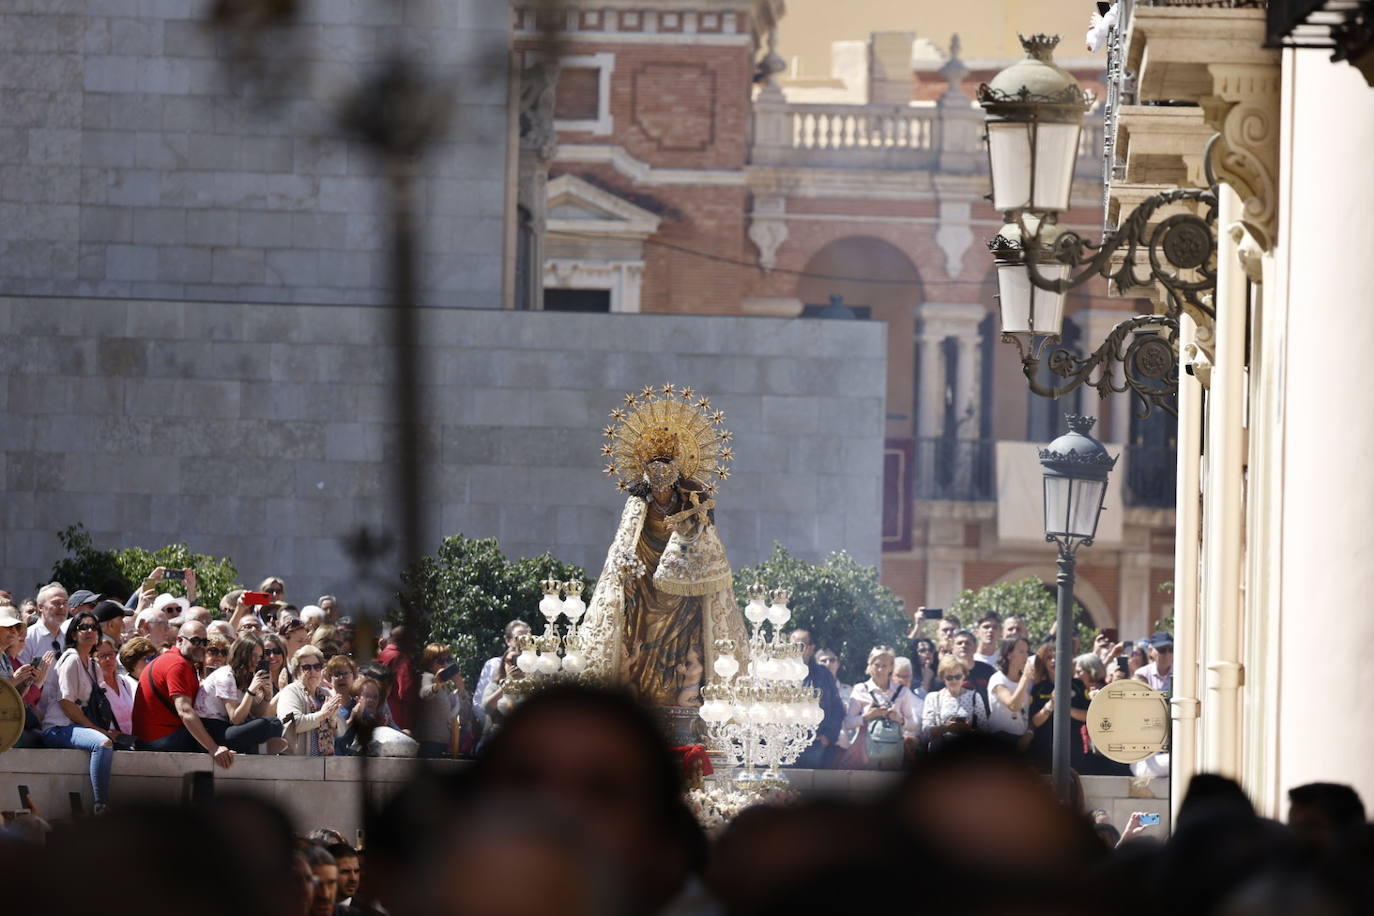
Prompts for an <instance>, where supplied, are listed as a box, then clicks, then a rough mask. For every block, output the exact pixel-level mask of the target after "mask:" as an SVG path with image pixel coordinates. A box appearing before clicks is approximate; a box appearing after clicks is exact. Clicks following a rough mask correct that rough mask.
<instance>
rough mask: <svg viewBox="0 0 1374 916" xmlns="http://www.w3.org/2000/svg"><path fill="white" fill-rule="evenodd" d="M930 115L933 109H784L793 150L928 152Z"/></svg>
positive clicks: (932, 119)
mask: <svg viewBox="0 0 1374 916" xmlns="http://www.w3.org/2000/svg"><path fill="white" fill-rule="evenodd" d="M934 115H935V108H934V107H933V106H932V107H929V108H913V107H910V106H905V105H903V106H869V105H864V106H856V105H815V104H804V105H803V104H799V105H788V106H787V118H788V121H789V125H788V126H789V128H790V130H789V131H788V133H789V135H790V137H791V141H792V144H791V145H792V148H793V149H825V150H841V149H842V150H869V149H872V150H889V149H893V148H898V149H913V150H924V149H930V148H931V147H932V145H933V143H934V134H935V132H934V124H935V117H934Z"/></svg>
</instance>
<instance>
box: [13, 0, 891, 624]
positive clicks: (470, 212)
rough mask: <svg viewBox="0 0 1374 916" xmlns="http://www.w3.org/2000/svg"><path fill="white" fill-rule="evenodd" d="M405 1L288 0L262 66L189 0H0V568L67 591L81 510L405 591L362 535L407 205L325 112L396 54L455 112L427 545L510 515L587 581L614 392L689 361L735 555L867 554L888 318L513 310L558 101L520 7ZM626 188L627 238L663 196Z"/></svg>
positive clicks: (441, 263) (429, 295) (112, 533)
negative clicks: (397, 211) (399, 227)
mask: <svg viewBox="0 0 1374 916" xmlns="http://www.w3.org/2000/svg"><path fill="white" fill-rule="evenodd" d="M401 8H402V7H401V6H397V5H395V4H390V3H386V2H377V3H370V2H369V3H349V4H338V3H327V2H323V0H318V2H314V0H312V2H301V3H298V4H296V10H297V19H296V21H295V23H294V24H293V25H290V26H283V27H281V28H273V29H269V30H267V32H266V34H267V36H268V39H269V40H268V41H267V42H266V43H265V44H263V45H261V46H258V47H257V50H258V51H259V52H261V53H262V54H263V55H264V56H265V58H266V60H265V64H264V65H265V66H266V69H265V70H262V71H259V70H250V71H248V72H244V71H241V70H238V69H236V67H235V61H236V58H235V57H234V53H233V52H234V50H235V48H236V47H237V46H236V45H234V43H233V42H234V41H236V40H237V39H236V38H235V37H234V36H233V34H232V33H227V32H222V31H216V30H214V29H211V28H209V27H208V24H207V22H206V15H207V9H208V6H207V4H204V3H201V2H199V0H194V2H193V0H159V2H156V3H150V2H135V0H128V2H126V0H101V2H98V3H97V2H91V3H85V2H82V3H66V2H61V0H55V2H53V3H50V4H44V5H43V7H42V11H41V12H38V11H34V12H5V13H3V14H0V40H4V41H8V42H10V44H11V45H12V47H11V46H10V45H7V46H6V47H5V57H4V60H3V61H0V80H3V83H2V84H0V85H3V87H4V89H5V93H6V99H5V103H4V104H3V105H0V217H3V220H0V221H2V222H3V226H0V245H2V246H3V248H2V249H0V335H3V336H0V340H2V341H3V346H4V350H5V353H6V354H7V359H6V361H5V367H4V370H3V376H2V378H3V386H0V430H2V431H3V432H2V433H0V479H3V480H4V482H5V489H6V496H5V505H6V513H5V516H4V518H5V527H4V530H3V532H0V586H3V587H7V588H11V589H12V590H13V591H14V592H15V594H16V595H20V594H23V593H24V592H25V591H27V590H29V589H32V588H34V587H35V586H36V585H37V584H38V583H40V582H44V581H46V580H47V578H48V576H49V575H50V570H51V568H52V564H53V562H54V561H55V560H56V559H58V558H59V557H60V556H61V554H62V549H61V547H60V545H59V544H58V542H57V538H56V536H55V535H56V533H57V532H58V531H59V530H61V529H63V528H65V527H67V526H68V525H72V524H75V523H78V522H80V523H84V524H85V525H86V527H87V528H88V529H89V530H90V531H91V532H92V534H93V535H94V538H95V543H96V545H97V546H98V547H111V546H129V545H140V546H145V547H149V548H155V547H159V546H161V545H163V544H166V543H169V542H172V541H185V542H186V543H188V544H189V545H190V547H191V548H192V549H193V550H195V551H198V552H204V553H210V554H214V555H220V556H228V557H231V558H232V559H233V560H234V561H235V563H236V564H237V566H238V568H239V570H240V572H241V574H242V576H243V578H244V579H245V580H246V581H250V582H256V581H257V580H258V579H260V578H261V577H262V576H265V575H267V574H269V573H271V574H276V575H281V576H283V577H284V578H286V579H287V580H288V582H289V583H290V585H291V592H292V594H293V596H305V597H306V600H308V599H309V597H311V596H313V595H318V594H320V593H322V592H326V591H330V592H335V591H336V592H338V593H339V594H340V595H341V596H353V597H354V600H355V601H357V602H358V605H359V606H358V607H357V608H356V609H358V610H363V609H366V608H365V607H363V606H362V605H363V601H364V598H367V599H368V600H371V601H372V602H373V604H372V606H373V607H376V606H378V602H380V601H381V600H384V599H385V597H386V596H385V595H379V594H371V595H367V594H366V589H365V587H364V583H361V582H360V581H359V580H358V578H356V576H357V570H356V569H355V567H354V566H353V565H352V564H351V562H350V559H349V557H348V556H347V555H346V552H345V550H344V547H343V544H342V540H343V538H344V537H345V536H347V535H349V534H350V533H351V532H353V531H354V530H356V529H357V528H358V527H359V526H364V525H365V526H368V527H370V528H372V529H373V530H374V531H376V530H385V529H390V530H392V531H395V530H396V528H397V525H396V519H395V517H394V505H395V504H394V500H393V498H392V486H393V483H394V481H393V477H394V469H395V468H396V466H397V465H398V462H397V460H396V459H397V448H398V445H397V436H396V433H395V425H394V419H395V417H396V415H397V412H396V409H395V404H394V397H395V392H394V389H393V383H394V381H395V369H394V361H393V360H394V354H393V352H392V351H391V349H390V347H389V345H388V343H387V341H388V336H387V335H388V329H389V324H388V315H389V311H388V308H387V305H388V303H389V302H390V300H391V295H392V294H391V292H390V290H391V287H390V279H389V276H388V273H387V265H386V257H385V253H386V248H387V245H388V244H389V242H390V229H389V227H388V218H389V217H388V211H387V209H386V200H385V197H384V196H383V194H382V192H383V189H384V188H383V179H382V178H381V177H380V176H379V175H378V166H377V165H376V163H374V162H373V161H372V160H371V159H370V158H369V157H368V156H367V154H366V151H365V150H364V149H363V148H362V147H360V146H358V145H355V144H353V143H351V142H349V141H346V140H345V139H344V138H343V136H342V135H341V132H340V130H339V128H338V125H337V121H336V115H337V106H338V105H339V104H340V103H341V102H342V101H343V100H344V99H345V98H347V97H348V94H349V92H350V91H351V90H352V89H353V88H354V87H356V85H357V84H358V82H359V81H360V80H361V79H362V78H363V77H364V76H365V75H367V74H369V73H371V72H372V70H371V68H372V66H373V65H374V64H376V63H377V62H378V61H380V60H381V59H382V58H383V57H384V56H385V55H384V52H385V50H386V49H387V48H388V47H390V46H392V45H393V44H400V45H403V46H404V47H405V48H406V49H408V52H409V53H410V54H411V55H412V60H414V61H417V62H422V63H423V64H424V65H425V66H426V67H427V68H428V72H430V73H431V74H434V75H436V76H437V77H441V78H443V80H444V81H445V82H444V85H445V86H446V87H447V89H448V90H449V91H450V93H451V99H452V102H453V106H452V109H451V111H450V112H449V113H450V116H451V117H450V120H451V130H450V132H449V134H448V135H447V138H446V140H445V141H444V143H442V144H441V145H440V146H438V147H437V148H436V149H435V150H434V151H432V152H431V154H430V155H429V156H428V157H427V159H426V161H425V162H424V163H423V166H424V168H423V169H422V176H421V179H420V185H419V190H418V194H417V200H418V201H419V206H420V210H421V213H420V216H421V219H420V221H419V222H420V232H419V237H420V247H421V252H420V263H419V275H420V299H421V302H422V304H423V305H424V306H426V308H425V309H424V310H423V311H422V312H421V319H420V320H421V327H420V339H421V342H422V347H421V350H420V353H419V354H418V357H417V359H418V360H419V361H420V362H421V363H422V366H421V378H420V382H421V393H422V395H423V403H422V420H423V423H424V427H425V428H424V434H423V435H422V437H421V439H422V448H423V456H422V457H423V459H424V465H425V466H426V467H427V469H428V472H427V477H426V479H425V480H424V486H425V491H424V492H425V498H424V504H425V514H426V518H425V520H424V524H423V531H422V534H423V538H424V544H425V545H430V546H437V544H438V542H439V539H440V538H441V537H443V536H445V535H450V534H458V533H462V534H466V535H470V536H475V537H497V538H499V539H500V540H501V542H502V545H503V548H504V549H505V550H506V551H507V553H508V554H509V555H511V556H527V555H534V554H539V553H542V552H544V551H546V550H548V551H552V552H553V553H554V554H555V555H557V556H560V557H561V558H563V559H566V560H569V561H572V562H576V563H580V564H583V565H585V566H587V567H588V568H590V569H591V570H593V571H598V570H599V569H600V565H601V562H602V560H603V559H604V552H605V550H606V547H607V544H608V542H609V540H610V538H611V537H612V535H613V533H614V529H615V521H616V518H617V512H618V509H619V506H620V505H621V497H620V496H619V495H618V494H617V493H616V491H615V489H614V487H613V486H610V485H608V484H607V482H606V481H605V479H604V478H603V476H602V474H601V472H600V457H599V451H600V445H601V434H600V430H601V428H602V427H603V426H604V425H605V423H606V414H607V413H608V412H609V411H610V410H611V409H612V408H613V407H615V406H618V404H619V403H620V399H621V397H622V395H623V394H624V393H625V392H626V391H631V390H638V389H640V388H641V387H642V386H644V385H648V384H653V385H658V384H663V383H666V382H669V381H671V382H674V383H676V384H681V385H692V386H694V387H696V388H697V389H698V390H699V391H700V392H702V393H703V394H705V395H708V396H710V397H711V398H712V400H713V403H714V404H715V405H716V406H717V407H719V408H720V409H722V410H724V411H725V412H726V416H727V422H728V424H729V428H730V429H731V430H732V431H733V432H734V433H735V437H736V444H737V448H736V454H737V456H738V457H737V459H736V462H735V469H734V474H733V475H732V478H731V480H730V481H729V482H728V483H727V484H726V486H725V487H724V488H723V489H722V492H721V511H720V514H719V520H720V526H721V531H722V536H723V539H724V540H725V542H726V544H727V545H728V547H729V548H730V550H731V556H732V559H733V560H734V561H735V562H736V563H752V562H756V561H758V560H759V559H761V558H762V557H764V556H766V555H767V554H768V553H769V552H770V551H771V548H772V543H773V541H774V539H778V540H783V541H785V542H787V543H788V544H789V545H790V546H792V547H793V548H794V549H795V550H796V551H797V552H798V553H800V554H802V555H804V556H808V557H818V556H821V555H823V554H825V553H827V552H828V551H830V550H833V549H838V548H841V547H847V548H849V549H850V550H851V551H853V552H854V553H855V555H856V556H857V557H858V558H859V559H860V560H861V561H862V562H865V563H876V562H877V561H878V559H879V554H880V545H879V530H878V518H879V516H880V506H881V447H882V423H883V419H882V414H883V379H884V376H885V364H884V358H885V352H886V345H885V336H884V335H885V329H884V328H882V327H880V326H877V325H867V326H858V325H855V326H837V325H834V324H827V323H824V322H817V321H792V320H783V319H778V318H759V317H753V316H747V315H740V314H738V310H734V311H735V314H730V315H723V316H715V317H712V316H701V315H568V314H553V313H550V312H538V311H517V310H515V309H513V308H508V307H507V306H512V305H514V304H516V303H517V301H518V297H517V295H516V294H517V292H518V289H517V286H518V284H517V282H516V281H517V271H516V270H515V267H516V262H517V260H518V258H517V257H516V255H515V249H516V247H517V246H516V245H515V244H514V242H515V241H516V240H517V239H518V237H519V235H520V230H521V226H520V225H519V220H518V218H517V217H518V212H517V203H520V202H523V203H527V202H528V197H527V196H526V197H525V198H523V200H522V199H520V198H518V197H517V194H516V191H517V187H516V184H517V182H516V178H517V177H518V175H519V174H520V169H519V166H520V165H524V164H525V161H526V160H528V161H529V165H530V166H531V167H534V166H537V165H538V163H539V161H540V160H541V159H542V158H543V157H544V156H546V155H548V154H550V153H551V148H550V147H549V146H548V140H549V137H547V136H545V137H541V136H540V135H539V133H538V131H528V130H522V129H521V127H522V126H528V121H529V119H528V118H527V117H526V116H527V115H529V114H536V115H537V114H538V113H539V111H540V110H541V108H542V107H543V106H544V105H546V98H545V93H542V92H541V91H535V92H532V93H530V94H529V95H528V96H527V95H525V94H524V93H523V92H522V93H519V94H517V93H516V92H513V91H511V90H512V89H521V88H523V87H522V86H520V85H519V84H518V83H514V84H513V81H512V79H511V75H512V71H511V68H510V67H509V66H508V65H509V64H510V53H511V22H510V18H509V10H508V8H507V6H506V4H505V3H503V2H499V0H497V2H494V3H493V2H491V0H481V2H477V3H466V2H465V3H461V4H455V3H434V4H432V5H430V6H428V7H423V6H422V5H421V4H417V3H411V4H405V5H404V8H405V9H408V10H410V11H411V12H410V13H409V14H408V18H406V19H405V21H404V22H402V21H400V20H399V19H398V18H397V16H398V15H399V13H397V10H399V9H401ZM425 10H427V12H425ZM722 28H724V24H723V21H722ZM731 28H732V29H733V25H732V26H731ZM734 40H735V39H733V38H732V39H731V41H734ZM655 72H657V71H655ZM264 74H266V76H267V77H270V79H268V80H267V81H266V83H264V82H263V79H264ZM745 75H747V74H745ZM287 77H290V78H289V79H288V78H287ZM657 78H658V79H659V82H658V83H656V84H654V85H653V86H652V87H649V88H651V89H652V90H653V91H655V92H657V91H660V90H661V89H662V83H663V79H662V74H661V73H659V74H658V77H657ZM723 95H724V93H723ZM747 106H748V100H747V98H745V99H744V101H743V103H742V108H741V111H744V110H747ZM522 122H526V123H525V124H524V125H522ZM652 129H653V130H659V131H662V130H668V131H673V130H676V129H677V128H675V127H674V126H673V125H672V124H667V125H664V124H662V123H660V124H658V126H657V127H655V128H652ZM674 142H678V141H674ZM527 154H528V155H527ZM738 154H739V153H738V152H737V155H738ZM540 188H541V191H542V189H543V186H542V185H541V186H540ZM549 193H552V194H557V195H562V196H561V197H558V198H557V199H556V200H555V207H554V211H555V212H554V217H555V219H554V223H555V224H557V221H558V220H561V219H564V218H578V217H579V216H580V215H581V211H580V210H579V209H578V208H579V207H582V206H583V204H584V202H585V201H586V200H588V199H591V200H593V202H602V200H603V199H602V198H601V197H598V196H597V194H598V191H597V189H595V188H594V187H592V186H591V185H590V184H585V185H579V184H575V183H574V182H573V180H572V179H571V177H569V180H568V181H567V182H560V181H559V180H555V181H554V182H553V183H550V184H549ZM611 203H612V204H613V206H612V209H615V208H616V207H619V208H620V209H619V210H618V211H617V212H618V213H619V214H620V217H621V222H622V225H618V226H617V227H615V228H614V231H613V232H612V233H611V235H612V236H613V237H614V238H616V239H618V240H619V242H620V243H621V244H623V245H624V246H625V247H626V248H629V247H632V246H633V245H634V244H635V239H636V238H637V237H639V238H642V236H643V234H644V233H645V232H647V231H651V229H652V226H653V225H654V221H655V220H657V219H658V216H657V215H655V214H651V213H648V211H646V210H644V209H643V208H638V209H636V207H635V205H634V204H632V203H631V204H625V205H621V204H618V203H614V202H611ZM560 208H565V209H560ZM737 209H740V211H741V212H743V210H742V206H740V207H738V208H737ZM646 214H647V215H646ZM636 233H638V234H639V235H638V236H637V235H636ZM384 562H385V561H384ZM382 571H388V570H382ZM69 584H71V585H73V586H79V585H83V584H88V583H69ZM359 596H361V597H359Z"/></svg>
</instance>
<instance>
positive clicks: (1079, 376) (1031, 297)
mask: <svg viewBox="0 0 1374 916" xmlns="http://www.w3.org/2000/svg"><path fill="white" fill-rule="evenodd" d="M1058 42H1059V38H1058V36H1052V37H1051V36H1046V35H1033V36H1031V37H1030V38H1026V37H1024V36H1022V37H1021V45H1022V47H1024V48H1025V49H1026V57H1025V59H1024V60H1020V61H1017V62H1016V63H1014V64H1012V65H1011V66H1010V67H1008V68H1006V69H1005V70H1003V71H1002V72H1001V73H998V74H997V75H996V76H995V77H993V79H992V81H991V82H990V83H984V84H983V85H982V86H980V87H979V89H978V103H979V104H980V105H981V106H982V107H983V109H984V110H985V111H986V112H987V140H988V160H989V165H990V171H991V174H992V194H991V199H992V203H993V206H994V207H996V208H997V209H998V210H1000V211H1002V214H1003V219H1004V220H1005V222H1006V224H1005V225H1004V226H1003V227H1002V230H1001V231H1000V232H998V234H997V236H996V237H995V238H993V239H992V241H990V242H988V248H989V249H991V251H992V253H993V257H994V259H995V260H996V263H997V287H998V297H999V299H1000V300H1001V313H1002V339H1003V341H1006V342H1009V343H1014V344H1016V348H1017V350H1018V352H1019V353H1020V354H1021V368H1022V372H1023V373H1024V374H1025V376H1026V379H1027V381H1028V382H1029V384H1030V388H1031V390H1032V391H1033V392H1035V393H1036V394H1039V395H1042V396H1044V397H1049V398H1059V397H1062V396H1063V395H1065V394H1068V393H1069V392H1071V391H1074V390H1075V389H1077V388H1079V387H1080V386H1082V385H1085V384H1086V385H1090V386H1091V387H1094V388H1096V389H1097V391H1098V394H1099V395H1100V396H1102V397H1106V396H1107V395H1108V394H1110V393H1111V392H1113V391H1127V390H1129V391H1131V392H1133V393H1134V394H1135V395H1136V397H1137V398H1138V399H1139V402H1140V407H1141V409H1140V412H1139V416H1140V417H1142V418H1144V417H1147V416H1149V415H1150V413H1151V412H1152V411H1153V409H1154V408H1155V407H1159V408H1161V409H1163V410H1165V411H1166V412H1168V413H1170V414H1173V415H1175V416H1177V410H1176V409H1175V407H1174V406H1173V404H1172V403H1170V402H1171V400H1172V398H1173V396H1174V395H1175V394H1177V392H1178V352H1177V351H1178V318H1179V315H1180V314H1182V312H1183V310H1184V309H1185V308H1188V309H1192V310H1195V311H1194V313H1195V314H1196V315H1198V316H1206V317H1208V318H1211V317H1214V312H1213V309H1212V302H1213V300H1214V299H1215V292H1216V239H1215V235H1214V231H1213V227H1214V226H1215V224H1216V201H1217V198H1216V180H1215V178H1213V176H1212V167H1211V151H1212V146H1211V143H1209V144H1208V147H1207V151H1206V155H1205V156H1204V168H1205V169H1206V174H1207V180H1208V184H1209V185H1210V187H1208V188H1206V189H1201V188H1175V189H1172V190H1169V191H1164V192H1161V193H1159V194H1155V195H1153V196H1152V197H1149V198H1147V199H1146V200H1144V201H1143V202H1142V203H1141V204H1140V206H1138V207H1137V208H1136V209H1135V211H1134V212H1132V213H1131V214H1130V216H1128V217H1126V219H1124V220H1122V222H1121V224H1120V226H1119V227H1118V228H1116V229H1115V230H1112V231H1109V232H1107V234H1106V235H1105V237H1104V238H1103V239H1102V241H1101V242H1100V243H1097V242H1091V241H1088V240H1087V239H1084V238H1082V237H1081V236H1079V235H1078V234H1077V233H1076V232H1073V231H1071V230H1066V229H1063V228H1061V227H1060V226H1059V225H1058V221H1059V214H1060V212H1062V211H1063V210H1067V209H1068V207H1069V194H1070V190H1071V188H1072V185H1073V172H1074V166H1075V164H1076V163H1077V159H1078V142H1079V135H1080V133H1081V131H1082V127H1083V115H1084V113H1085V112H1086V111H1087V110H1088V108H1089V107H1090V105H1091V97H1090V96H1089V95H1088V94H1086V93H1084V92H1083V91H1082V90H1081V89H1080V88H1079V87H1078V83H1077V81H1075V80H1074V78H1073V76H1072V75H1071V74H1069V73H1068V72H1067V71H1065V70H1063V69H1061V68H1060V67H1058V66H1056V65H1055V63H1054V61H1053V59H1052V52H1053V50H1054V46H1055V45H1056V44H1058ZM1212 142H1215V138H1214V140H1213V141H1212ZM1181 202H1192V203H1193V204H1194V205H1195V206H1196V207H1197V208H1199V209H1203V210H1204V215H1202V216H1199V215H1197V214H1196V213H1193V212H1185V213H1178V214H1174V215H1172V216H1169V217H1167V218H1165V219H1163V220H1161V221H1160V222H1159V223H1158V224H1156V225H1153V226H1152V225H1151V224H1150V221H1151V217H1153V215H1154V214H1155V212H1156V211H1158V210H1159V209H1160V208H1161V207H1166V206H1168V205H1170V204H1175V203H1181ZM1118 253H1119V254H1118ZM1118 257H1120V263H1119V264H1115V263H1114V262H1115V260H1116V259H1117V258H1118ZM1138 260H1139V261H1141V262H1142V263H1140V264H1139V265H1138V264H1137V263H1136V262H1137V261H1138ZM1099 275H1100V276H1102V277H1105V278H1107V279H1108V280H1109V281H1112V282H1115V284H1116V287H1117V289H1118V291H1120V292H1122V293H1123V294H1125V293H1127V292H1128V291H1130V290H1134V289H1139V288H1140V287H1143V286H1150V285H1157V286H1158V287H1160V288H1161V289H1162V291H1163V294H1164V302H1163V312H1162V313H1161V314H1156V315H1136V316H1134V317H1132V318H1129V319H1127V320H1126V321H1123V322H1121V323H1120V324H1118V325H1117V326H1116V327H1115V328H1113V329H1112V331H1111V333H1110V334H1108V335H1107V339H1106V340H1105V341H1103V343H1102V345H1101V346H1099V347H1098V348H1097V350H1095V351H1094V352H1093V353H1091V354H1089V355H1088V356H1085V357H1079V356H1077V355H1075V354H1074V353H1072V352H1071V351H1069V350H1067V349H1064V348H1062V347H1061V348H1056V349H1054V350H1053V351H1052V352H1051V353H1050V356H1049V365H1050V371H1051V372H1053V373H1054V374H1055V375H1057V376H1059V377H1060V378H1062V379H1064V380H1065V382H1064V383H1063V384H1057V385H1045V384H1044V383H1042V382H1040V381H1039V380H1038V379H1037V378H1036V376H1037V374H1038V372H1039V368H1040V361H1041V357H1042V356H1043V355H1044V351H1045V349H1046V348H1047V347H1048V346H1050V345H1052V344H1058V343H1059V340H1060V334H1061V332H1062V330H1063V319H1064V296H1065V295H1066V294H1067V293H1068V291H1069V290H1071V289H1073V288H1074V287H1077V286H1081V285H1082V284H1084V283H1086V282H1087V281H1088V280H1089V279H1091V278H1092V277H1093V276H1099ZM1114 364H1120V365H1121V366H1122V369H1123V371H1122V373H1121V374H1120V376H1119V377H1118V375H1117V373H1116V372H1115V369H1114Z"/></svg>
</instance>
